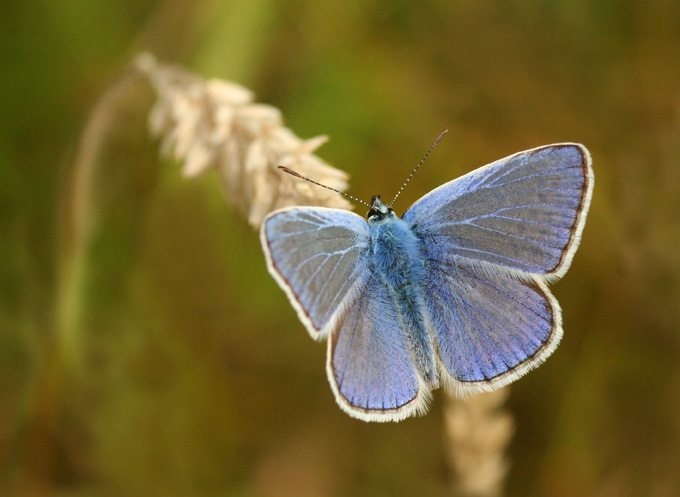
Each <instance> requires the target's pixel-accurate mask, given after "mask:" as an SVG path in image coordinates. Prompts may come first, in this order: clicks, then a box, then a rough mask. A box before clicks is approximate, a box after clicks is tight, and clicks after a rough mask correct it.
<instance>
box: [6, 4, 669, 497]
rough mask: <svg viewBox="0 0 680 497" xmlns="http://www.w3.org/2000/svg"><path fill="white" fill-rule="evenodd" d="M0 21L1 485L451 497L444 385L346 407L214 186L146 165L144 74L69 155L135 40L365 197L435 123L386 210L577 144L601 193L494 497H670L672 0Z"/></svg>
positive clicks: (386, 190)
mask: <svg viewBox="0 0 680 497" xmlns="http://www.w3.org/2000/svg"><path fill="white" fill-rule="evenodd" d="M0 10H1V13H2V15H0V478H1V482H0V485H2V486H0V494H2V495H20V496H42V495H57V496H151V495H159V496H160V495H162V496H218V495H219V496H284V495H296V496H303V497H305V496H343V495H364V496H388V495H404V496H406V495H427V496H439V495H449V494H450V476H449V470H448V468H447V462H446V450H447V449H446V439H445V435H444V428H443V422H442V408H443V405H444V395H443V394H442V392H437V393H436V394H435V399H434V403H433V407H432V409H431V412H430V413H429V414H428V415H427V416H426V417H423V418H417V419H411V420H407V421H405V422H402V423H399V424H389V425H378V424H366V423H363V422H360V421H356V420H353V419H351V418H349V417H348V416H347V415H345V414H344V413H343V412H342V411H340V409H339V408H338V407H337V405H336V404H335V400H334V399H333V396H332V393H331V390H330V388H329V386H328V382H327V380H326V374H325V370H324V364H325V347H324V346H323V345H320V344H318V343H314V342H313V341H312V340H310V339H309V336H308V334H307V332H306V331H305V330H304V329H303V327H302V325H301V324H300V323H299V322H298V320H297V317H296V315H295V312H294V311H293V309H292V308H291V307H290V305H289V304H288V301H287V299H286V298H285V296H284V294H283V292H281V291H280V290H279V289H278V287H277V286H276V285H275V283H274V281H273V280H272V279H271V277H270V276H269V275H268V274H267V271H266V268H265V264H264V259H263V256H262V253H261V249H260V246H259V240H258V238H257V236H256V234H255V233H254V232H253V230H252V229H251V228H250V227H249V226H248V225H247V224H246V222H245V220H243V219H242V218H241V217H239V215H238V214H237V211H236V210H235V209H233V208H232V207H230V206H229V205H228V204H227V203H226V202H225V201H224V196H223V194H222V191H221V189H220V184H219V180H218V179H217V177H216V175H215V174H208V175H206V176H203V177H201V178H199V179H196V180H191V181H188V180H184V179H182V178H181V177H180V174H179V165H177V164H173V163H168V162H167V161H163V160H160V159H159V158H158V144H157V143H156V142H154V140H152V139H151V138H150V137H149V135H148V132H147V129H146V119H147V116H148V112H149V109H150V106H151V105H152V102H153V94H152V92H151V90H150V88H149V87H148V85H145V84H143V82H138V83H137V84H134V85H131V86H130V87H126V88H125V89H124V91H122V90H120V89H119V90H117V91H122V93H119V94H118V95H116V96H115V98H114V99H113V100H114V104H111V102H109V103H108V104H106V105H108V107H106V108H107V112H105V113H104V114H105V118H106V122H105V123H103V124H102V126H104V128H105V129H106V131H107V132H106V134H105V139H102V138H101V136H100V139H102V140H103V142H102V143H98V146H97V147H95V148H96V150H95V151H94V152H93V151H88V146H90V145H91V138H89V137H88V136H83V135H82V133H83V131H84V129H85V127H86V123H87V122H88V120H89V119H90V116H91V113H92V110H93V109H94V108H95V107H96V106H98V105H102V102H106V99H107V98H110V97H111V90H109V89H110V88H112V87H115V82H116V81H119V78H120V77H121V74H123V73H124V72H125V71H126V67H128V65H129V63H130V61H131V60H132V59H133V57H134V56H135V55H136V54H137V53H138V52H139V51H140V50H149V51H151V52H152V53H154V54H155V55H156V56H157V57H159V59H160V60H165V61H174V62H178V63H181V64H183V65H186V66H187V67H189V68H191V69H192V70H195V71H197V72H198V73H200V74H201V75H202V76H204V77H219V78H223V79H227V80H232V81H236V82H239V83H241V84H243V85H245V86H247V87H248V88H250V89H252V90H253V91H255V92H256V94H257V96H258V97H257V98H258V101H260V102H265V103H268V104H271V105H274V106H276V107H278V108H280V109H281V110H282V111H283V115H284V116H285V119H286V124H287V125H288V126H289V127H291V128H292V129H293V130H294V131H295V132H296V133H297V134H298V135H300V136H301V137H304V138H307V137H311V136H315V135H317V134H321V133H327V134H329V135H330V136H331V141H330V142H329V143H328V144H327V145H325V146H324V147H322V148H321V149H320V150H319V151H318V152H317V154H318V155H319V156H321V157H323V158H324V159H326V160H328V161H329V162H330V163H331V164H333V165H335V166H336V167H339V168H340V169H343V170H345V171H347V172H349V173H350V174H351V176H352V182H351V184H352V186H351V188H350V193H352V194H354V195H356V196H358V197H360V198H363V199H369V198H370V196H371V195H372V194H375V193H382V194H383V195H385V196H387V197H389V196H390V195H392V194H393V192H396V190H397V189H398V187H399V185H400V184H401V182H402V181H403V179H404V178H405V177H406V176H407V174H408V173H409V172H410V170H411V168H412V166H413V165H414V164H415V163H416V162H417V161H418V160H419V159H420V158H421V157H422V155H423V153H424V152H425V150H426V149H427V147H428V146H429V145H430V144H431V142H432V141H433V140H434V138H435V137H436V136H437V135H438V133H439V132H440V131H441V130H442V129H443V128H444V127H448V128H449V129H450V132H449V134H448V135H447V137H446V139H445V140H444V141H443V142H442V144H440V146H439V147H438V148H437V150H435V152H434V154H433V155H432V156H431V158H430V159H429V160H428V162H427V164H426V165H425V167H424V168H423V170H422V171H421V172H420V173H419V174H418V175H417V176H416V177H415V178H414V180H413V181H412V182H411V183H410V185H409V188H408V189H407V190H406V191H405V192H404V193H403V195H402V196H401V197H400V200H399V202H398V203H397V205H396V206H395V207H396V209H397V211H400V212H401V211H403V210H404V209H405V208H406V207H407V206H408V205H410V203H411V202H412V201H414V200H416V199H417V198H419V197H420V196H421V195H423V194H425V193H426V192H428V191H429V190H430V189H432V188H434V187H436V186H438V185H439V184H441V183H443V182H445V181H448V180H450V179H453V178H455V177H457V176H459V175H461V174H463V173H466V172H468V171H470V170H472V169H474V168H476V167H478V166H481V165H483V164H486V163H489V162H491V161H493V160H496V159H499V158H501V157H504V156H507V155H509V154H511V153H514V152H517V151H520V150H524V149H527V148H532V147H535V146H539V145H543V144H547V143H553V142H559V141H578V142H582V143H584V144H585V145H586V146H587V147H588V148H589V149H590V150H591V153H592V156H593V161H594V170H595V177H596V184H595V192H594V198H593V202H592V206H591V210H590V215H589V218H588V223H587V225H586V229H585V232H584V234H583V241H582V243H581V247H580V250H579V252H578V253H577V255H576V257H575V259H574V263H573V265H572V268H571V270H570V271H569V273H568V274H567V275H566V277H565V278H564V280H563V281H561V282H559V283H558V284H556V285H554V286H553V287H552V288H553V291H554V293H555V295H556V297H557V298H558V299H559V300H560V302H561V304H562V306H563V309H564V329H565V335H564V340H563V342H562V344H561V345H560V347H559V348H558V350H557V352H556V353H555V354H554V356H553V357H552V358H550V360H548V362H547V363H546V364H545V365H544V366H542V367H541V368H540V369H539V370H537V371H535V372H533V373H531V374H530V375H528V376H527V377H525V378H523V379H522V380H521V381H519V382H517V383H516V384H515V385H514V386H513V387H512V395H511V397H510V400H509V403H508V409H509V410H510V411H511V412H512V414H513V415H514V417H515V420H516V426H517V432H516V435H515V437H514V439H513V442H512V444H511V445H510V447H509V448H508V456H509V458H510V460H511V463H512V469H511V471H510V473H509V475H508V478H507V482H506V490H507V495H510V496H534V495H536V496H543V495H545V496H558V497H560V496H603V497H606V496H677V495H680V476H679V475H680V472H679V471H678V468H680V324H679V322H680V312H679V308H680V285H679V277H680V255H679V250H680V249H679V247H680V2H674V1H671V0H650V1H612V0H605V1H599V2H592V1H586V0H570V1H566V0H556V1H529V0H518V1H514V2H506V1H502V0H497V1H491V0H479V1H450V2H445V1H437V0H426V1H422V2H407V1H394V0H392V1H388V0H371V1H362V2H357V1H349V2H335V1H330V0H297V1H289V2H277V1H272V0H251V1H227V0H224V1H220V0H202V1H197V2H182V1H180V0H165V1H152V0H144V1H138V0H135V1H132V0H123V1H118V2H92V1H90V0H63V1H45V0H44V1H36V0H28V1H17V0H5V1H4V2H3V3H2V6H1V8H0ZM88 154H89V155H88ZM83 162H86V163H87V164H89V165H90V166H91V167H90V168H89V169H88V168H85V170H86V172H85V173H83V168H82V167H80V166H82V164H83ZM79 164H80V166H79ZM83 184H87V185H90V187H91V188H92V190H91V191H92V200H91V202H89V203H88V204H87V205H80V204H77V203H74V202H73V199H74V195H73V193H74V191H76V190H77V189H78V188H79V187H82V185H83ZM358 210H359V211H361V213H363V211H362V209H358ZM74 214H75V215H76V216H81V215H83V216H87V218H88V219H89V220H90V222H91V223H92V224H91V227H92V230H93V231H92V233H93V236H92V238H91V239H89V240H88V243H87V245H86V247H87V250H80V251H79V250H78V249H77V246H76V245H77V244H75V243H74V236H75V235H74V232H73V223H72V218H71V217H70V216H72V215H74Z"/></svg>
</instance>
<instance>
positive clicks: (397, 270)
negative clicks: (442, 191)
mask: <svg viewBox="0 0 680 497" xmlns="http://www.w3.org/2000/svg"><path fill="white" fill-rule="evenodd" d="M375 211H377V212H381V215H376V214H373V215H372V214H371V213H373V212H375ZM383 212H384V213H383ZM368 225H369V229H370V237H371V258H370V260H371V264H370V266H369V267H370V270H371V272H372V273H373V274H375V275H377V277H379V278H380V281H381V282H382V284H383V285H384V286H385V287H386V288H387V290H388V293H389V295H390V297H391V299H392V301H393V303H394V306H395V308H396V309H397V312H398V320H399V324H400V329H401V331H402V335H403V339H404V341H405V342H406V344H407V347H408V350H409V354H410V355H411V359H412V360H413V362H414V364H415V366H416V369H417V370H418V373H419V374H420V376H421V378H422V379H423V381H424V382H425V383H426V384H427V385H428V387H429V388H431V389H434V388H437V386H438V378H437V369H436V368H437V366H436V361H435V355H434V351H433V345H432V340H431V337H430V335H429V333H428V331H427V327H426V325H425V322H426V320H425V312H426V306H425V295H424V294H423V288H422V281H423V276H424V272H425V256H424V254H423V250H422V246H421V241H420V240H419V239H418V238H417V237H416V235H415V234H414V233H413V231H412V230H411V228H410V226H409V225H408V224H407V223H406V222H404V221H403V220H402V219H400V218H399V217H397V215H396V214H395V213H394V211H392V209H390V208H389V207H387V206H386V205H385V204H383V203H382V202H381V200H380V197H379V196H375V197H373V202H372V206H371V211H369V214H368Z"/></svg>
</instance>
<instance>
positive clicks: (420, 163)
mask: <svg viewBox="0 0 680 497" xmlns="http://www.w3.org/2000/svg"><path fill="white" fill-rule="evenodd" d="M448 131H449V129H448V128H445V129H444V131H442V132H441V133H440V134H439V136H438V137H437V139H436V140H435V141H434V143H433V144H432V146H431V147H430V149H429V150H428V151H427V153H426V154H425V156H424V157H423V158H422V159H420V162H419V163H418V165H417V166H416V167H415V168H413V171H411V174H409V175H408V178H406V181H404V184H403V185H401V188H399V191H398V192H397V194H396V195H395V196H394V198H393V199H392V202H390V205H388V207H392V204H393V203H394V201H395V200H397V197H398V196H399V194H400V193H401V192H402V190H403V189H404V187H405V186H406V184H407V183H408V182H409V181H411V178H412V177H413V175H414V174H416V171H417V170H418V168H419V167H420V166H422V165H423V162H425V159H427V156H428V155H430V152H432V150H434V147H436V146H437V143H439V142H440V141H441V139H442V138H444V135H445V134H446V133H447V132H448Z"/></svg>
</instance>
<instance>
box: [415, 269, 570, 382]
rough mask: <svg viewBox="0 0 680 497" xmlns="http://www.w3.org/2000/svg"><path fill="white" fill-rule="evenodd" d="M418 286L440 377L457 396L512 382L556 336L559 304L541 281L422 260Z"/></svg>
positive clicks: (559, 333)
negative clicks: (420, 285)
mask: <svg viewBox="0 0 680 497" xmlns="http://www.w3.org/2000/svg"><path fill="white" fill-rule="evenodd" d="M423 286H424V290H425V292H426V294H427V295H428V296H429V298H428V300H427V310H428V313H429V316H430V323H431V326H432V331H433V333H434V337H435V340H434V341H435V343H436V344H437V345H436V347H437V353H438V356H439V360H440V362H441V365H442V366H443V368H442V369H443V371H442V372H443V373H447V374H443V375H442V378H443V380H444V382H445V383H447V382H448V383H449V386H452V387H453V389H454V390H455V391H457V392H459V393H476V392H480V391H483V390H493V389H495V388H499V387H501V386H503V385H507V384H508V383H511V382H513V381H514V380H516V379H517V378H519V377H520V376H522V375H523V374H525V373H526V372H527V371H529V370H530V369H532V368H535V367H537V366H539V365H540V364H541V363H543V361H545V359H547V358H548V356H549V355H550V354H551V353H552V352H553V351H554V350H555V348H556V347H557V345H558V343H559V341H560V339H561V337H562V323H561V314H560V308H559V305H558V303H557V301H556V300H555V299H554V298H553V296H552V295H551V294H550V292H549V290H548V289H547V287H546V285H545V283H544V282H543V281H542V279H541V278H527V279H518V278H515V277H513V276H511V275H508V274H504V273H502V272H499V273H496V274H492V273H487V272H480V271H479V270H478V268H476V267H475V266H471V265H469V264H465V262H464V261H461V262H459V263H458V264H457V265H456V264H451V263H447V262H442V261H439V260H428V262H427V263H426V275H425V277H424V282H423Z"/></svg>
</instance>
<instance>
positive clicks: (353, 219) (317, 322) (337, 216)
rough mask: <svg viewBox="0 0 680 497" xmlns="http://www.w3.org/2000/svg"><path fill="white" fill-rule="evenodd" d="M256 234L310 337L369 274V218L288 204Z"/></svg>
mask: <svg viewBox="0 0 680 497" xmlns="http://www.w3.org/2000/svg"><path fill="white" fill-rule="evenodd" d="M261 240H262V246H263V247H264V252H265V254H266V257H267V265H268V268H269V272H270V273H271V274H272V275H273V276H274V278H275V279H276V281H277V282H278V283H279V285H280V286H281V288H283V290H284V291H285V292H286V294H287V295H288V298H289V299H290V301H291V303H292V305H293V307H294V308H295V309H296V310H297V312H298V315H299V317H300V320H301V321H302V322H303V324H304V325H305V327H306V328H307V330H308V331H309V333H310V334H311V335H312V337H313V338H316V339H318V338H322V337H324V336H325V335H326V334H327V333H328V332H329V331H331V330H332V328H333V327H334V325H335V323H336V322H337V321H338V319H340V318H341V317H342V313H343V311H344V308H345V307H346V306H347V305H349V304H350V303H351V302H352V301H353V300H355V299H356V293H357V292H358V291H360V289H361V288H363V287H364V286H365V284H366V278H367V276H368V270H367V268H368V258H367V256H368V248H369V234H368V224H367V223H366V221H365V220H364V219H362V218H361V217H359V216H357V215H356V214H354V213H352V212H348V211H343V210H339V209H328V208H320V207H292V208H288V209H282V210H279V211H276V212H273V213H272V214H270V215H269V216H268V217H267V218H266V219H265V220H264V221H263V223H262V227H261Z"/></svg>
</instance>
